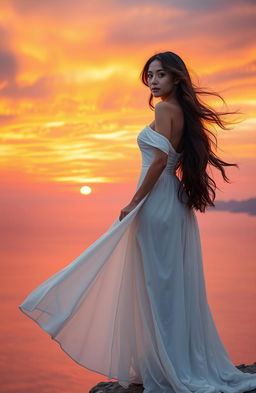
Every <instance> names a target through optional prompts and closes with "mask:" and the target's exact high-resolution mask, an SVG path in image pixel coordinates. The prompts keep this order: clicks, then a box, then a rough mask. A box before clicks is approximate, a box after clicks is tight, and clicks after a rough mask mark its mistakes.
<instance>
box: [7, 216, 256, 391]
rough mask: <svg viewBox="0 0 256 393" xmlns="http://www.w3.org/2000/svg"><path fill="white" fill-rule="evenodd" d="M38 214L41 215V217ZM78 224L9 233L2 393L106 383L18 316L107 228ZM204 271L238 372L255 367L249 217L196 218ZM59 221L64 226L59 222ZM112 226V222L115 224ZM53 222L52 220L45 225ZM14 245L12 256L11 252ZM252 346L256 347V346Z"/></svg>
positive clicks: (255, 268) (254, 270) (59, 221)
mask: <svg viewBox="0 0 256 393" xmlns="http://www.w3.org/2000/svg"><path fill="white" fill-rule="evenodd" d="M38 214H39V213H38ZM109 214H110V215H109V216H108V217H107V218H106V219H105V221H104V222H105V223H104V225H103V223H102V222H101V223H100V222H96V221H95V222H93V220H92V219H90V221H89V219H88V221H87V223H89V222H90V223H91V222H93V224H94V228H96V229H94V231H93V232H91V231H90V226H89V224H88V225H87V223H86V221H84V220H81V219H80V216H79V217H78V216H76V215H73V216H72V218H71V215H67V216H66V218H67V220H68V222H67V225H66V226H65V222H63V216H61V215H55V216H54V226H51V225H50V224H49V225H48V226H47V225H43V215H42V217H41V218H40V219H41V221H38V220H37V223H38V222H40V223H41V224H42V225H41V226H40V227H38V225H37V226H36V225H34V226H33V225H32V226H31V225H30V224H31V220H32V221H33V215H32V216H31V220H29V219H27V221H26V225H25V224H24V226H23V228H22V231H19V232H18V231H17V233H16V234H15V233H12V234H11V232H9V233H8V230H7V231H5V236H6V238H5V242H3V249H2V258H1V260H2V273H3V275H2V278H3V280H2V283H1V288H0V291H1V299H2V304H1V307H2V321H3V322H4V323H3V322H2V323H1V325H0V329H1V337H2V344H1V357H0V369H1V374H2V375H1V384H2V387H1V388H2V389H3V390H2V391H3V392H6V393H7V392H8V393H9V392H15V393H35V392H36V393H46V392H47V393H55V392H56V393H71V392H73V393H78V392H79V393H80V392H88V391H89V389H90V388H91V387H92V386H94V385H96V384H97V383H98V382H99V381H107V378H106V377H104V376H101V375H99V374H96V373H93V372H90V371H89V370H86V369H85V368H83V367H81V366H79V365H78V364H76V363H75V362H74V361H72V359H71V358H69V357H68V356H67V355H66V354H65V353H64V352H63V351H62V350H61V349H60V347H59V346H58V344H57V343H56V342H54V341H52V340H51V338H50V336H49V335H48V334H47V333H45V332H44V331H42V330H41V329H40V328H39V327H38V326H37V325H36V324H35V323H34V322H33V321H32V320H30V319H29V318H27V317H26V316H25V315H24V314H23V313H21V311H20V310H19V309H18V304H20V303H21V301H23V299H24V298H25V296H27V294H28V293H29V292H30V291H31V290H32V289H34V288H35V287H36V286H38V285H39V284H40V283H41V282H43V281H44V280H46V279H47V278H48V277H49V276H50V275H52V274H54V273H55V272H56V271H58V270H59V269H61V268H62V267H64V266H65V265H67V264H68V263H69V262H71V261H72V260H73V259H74V258H75V257H76V256H77V255H78V254H80V253H81V252H82V251H83V249H84V248H86V247H87V246H88V245H89V244H90V243H91V242H92V241H93V240H94V239H96V238H97V236H99V235H100V234H101V233H102V232H103V231H104V230H105V229H106V228H107V227H108V225H106V222H107V223H108V224H109V225H110V224H111V219H112V218H113V217H114V219H115V218H116V217H115V214H116V213H114V212H113V210H112V211H110V213H109ZM197 216H198V222H199V227H200V230H201V239H202V248H203V257H204V270H205V278H206V286H207V293H208V299H209V302H210V306H211V309H212V312H213V315H214V318H215V321H216V325H217V328H218V330H219V333H220V335H221V338H222V340H223V342H224V345H225V347H226V349H227V351H228V353H229V355H230V357H231V359H232V360H233V362H234V363H235V364H236V365H237V364H240V363H252V362H254V361H255V360H256V354H255V342H254V343H253V342H252V340H255V338H254V334H253V335H252V332H253V331H255V313H254V305H255V299H256V293H255V292H256V288H255V277H256V265H255V263H254V242H253V230H254V227H255V218H254V217H251V216H248V215H246V214H232V213H226V212H208V213H206V214H198V215H197ZM58 217H59V218H58ZM114 219H113V221H114ZM48 220H49V217H48ZM45 222H46V221H45ZM11 242H12V245H13V247H12V249H11V251H10V249H9V247H7V243H8V246H10V245H11V244H10V243H11ZM253 344H254V345H253Z"/></svg>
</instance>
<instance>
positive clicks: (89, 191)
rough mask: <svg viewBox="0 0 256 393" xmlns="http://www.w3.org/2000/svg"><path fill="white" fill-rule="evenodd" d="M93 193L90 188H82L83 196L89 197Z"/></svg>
mask: <svg viewBox="0 0 256 393" xmlns="http://www.w3.org/2000/svg"><path fill="white" fill-rule="evenodd" d="M91 192H92V189H91V187H89V186H83V187H81V188H80V193H81V194H83V195H89V194H90V193H91Z"/></svg>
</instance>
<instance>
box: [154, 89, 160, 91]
mask: <svg viewBox="0 0 256 393" xmlns="http://www.w3.org/2000/svg"><path fill="white" fill-rule="evenodd" d="M158 90H160V89H152V91H153V92H155V91H158Z"/></svg>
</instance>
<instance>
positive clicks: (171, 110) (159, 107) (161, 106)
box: [155, 101, 180, 116]
mask: <svg viewBox="0 0 256 393" xmlns="http://www.w3.org/2000/svg"><path fill="white" fill-rule="evenodd" d="M155 111H156V112H158V113H161V114H163V113H168V114H169V115H170V116H171V115H175V114H176V113H177V112H179V111H180V108H179V106H178V105H177V104H173V103H172V102H166V101H160V102H158V103H157V104H156V105H155Z"/></svg>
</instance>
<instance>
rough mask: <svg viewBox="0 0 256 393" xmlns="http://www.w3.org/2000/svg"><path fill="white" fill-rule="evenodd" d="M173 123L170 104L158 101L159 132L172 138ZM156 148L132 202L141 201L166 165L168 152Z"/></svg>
mask: <svg viewBox="0 0 256 393" xmlns="http://www.w3.org/2000/svg"><path fill="white" fill-rule="evenodd" d="M171 125H172V118H171V116H170V104H168V103H166V102H164V101H160V102H158V103H157V104H156V106H155V129H156V132H159V133H160V134H162V135H164V136H165V137H166V138H167V139H168V140H170V130H171ZM154 150H155V152H154V160H153V162H152V164H151V165H150V167H149V169H148V171H147V174H146V176H145V178H144V180H143V182H142V184H141V186H140V188H139V189H138V190H137V192H136V194H135V195H134V197H133V198H132V200H131V203H139V202H140V201H141V200H142V199H143V198H144V196H145V195H146V194H147V193H148V192H150V191H151V190H152V188H153V187H154V185H155V183H156V181H157V179H158V178H159V176H160V175H161V173H162V172H163V170H164V168H165V167H166V164H167V159H168V154H166V153H165V152H163V151H162V150H160V149H157V148H154Z"/></svg>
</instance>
